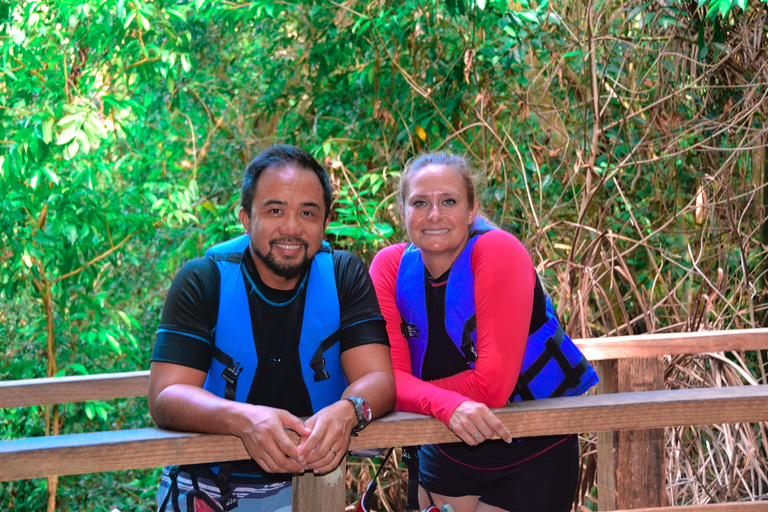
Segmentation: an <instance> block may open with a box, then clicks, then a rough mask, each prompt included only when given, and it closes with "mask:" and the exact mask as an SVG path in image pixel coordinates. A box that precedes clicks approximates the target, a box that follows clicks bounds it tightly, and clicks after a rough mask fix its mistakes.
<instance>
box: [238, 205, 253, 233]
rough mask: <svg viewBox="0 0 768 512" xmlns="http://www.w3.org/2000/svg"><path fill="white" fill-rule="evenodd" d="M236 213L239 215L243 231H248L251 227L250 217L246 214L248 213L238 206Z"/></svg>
mask: <svg viewBox="0 0 768 512" xmlns="http://www.w3.org/2000/svg"><path fill="white" fill-rule="evenodd" d="M238 215H239V216H240V222H241V223H242V224H243V228H244V229H245V232H246V233H249V232H250V228H251V218H250V217H249V216H248V213H246V211H245V209H244V208H240V212H239V214H238Z"/></svg>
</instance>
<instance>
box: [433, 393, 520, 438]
mask: <svg viewBox="0 0 768 512" xmlns="http://www.w3.org/2000/svg"><path fill="white" fill-rule="evenodd" d="M448 428H450V429H451V431H452V432H453V433H454V434H456V435H457V436H458V437H459V438H460V439H461V440H462V441H464V442H465V443H467V444H468V445H469V446H476V445H478V444H480V443H482V442H483V441H485V440H486V439H491V438H493V437H494V436H499V438H500V439H503V440H504V441H505V442H507V443H511V442H512V436H511V435H510V433H509V431H508V430H507V429H506V428H505V427H504V424H503V423H502V422H501V420H500V419H499V418H497V417H496V415H495V414H493V413H492V412H491V410H490V409H489V408H488V406H486V405H485V404H481V403H480V402H473V401H471V400H467V401H466V402H462V403H461V405H459V406H458V407H457V408H456V410H454V411H453V414H451V418H450V419H449V420H448Z"/></svg>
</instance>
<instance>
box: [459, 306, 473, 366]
mask: <svg viewBox="0 0 768 512" xmlns="http://www.w3.org/2000/svg"><path fill="white" fill-rule="evenodd" d="M475 329H477V314H473V315H472V316H471V317H469V319H468V320H467V321H466V322H464V331H463V332H462V333H461V351H462V352H463V353H464V362H465V363H467V366H469V365H470V364H472V363H474V362H475V361H477V350H476V349H475V340H473V339H472V332H473V331H474V330H475Z"/></svg>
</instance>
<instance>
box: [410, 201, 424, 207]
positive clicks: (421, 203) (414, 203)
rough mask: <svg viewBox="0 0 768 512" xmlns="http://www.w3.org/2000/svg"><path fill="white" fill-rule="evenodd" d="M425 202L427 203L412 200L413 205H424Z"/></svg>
mask: <svg viewBox="0 0 768 512" xmlns="http://www.w3.org/2000/svg"><path fill="white" fill-rule="evenodd" d="M426 204H427V203H426V202H424V201H414V202H413V206H424V205H426Z"/></svg>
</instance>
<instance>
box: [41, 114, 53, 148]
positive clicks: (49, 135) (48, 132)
mask: <svg viewBox="0 0 768 512" xmlns="http://www.w3.org/2000/svg"><path fill="white" fill-rule="evenodd" d="M53 121H54V120H53V118H48V119H46V120H45V121H43V122H42V123H40V128H41V129H42V130H43V142H45V143H46V144H50V143H51V141H52V140H53Z"/></svg>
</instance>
